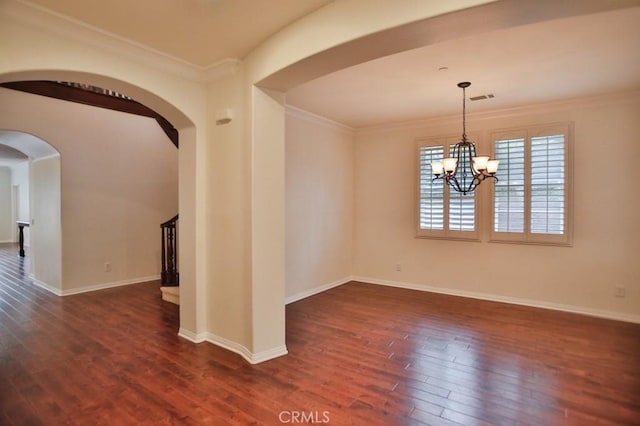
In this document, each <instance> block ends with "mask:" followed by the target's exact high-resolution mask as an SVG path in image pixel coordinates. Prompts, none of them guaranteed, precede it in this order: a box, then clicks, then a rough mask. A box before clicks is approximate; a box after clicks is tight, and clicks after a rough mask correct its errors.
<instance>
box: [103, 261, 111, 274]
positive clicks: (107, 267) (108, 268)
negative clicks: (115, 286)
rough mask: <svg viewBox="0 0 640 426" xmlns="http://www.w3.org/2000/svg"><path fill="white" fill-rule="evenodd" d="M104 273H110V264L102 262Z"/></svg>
mask: <svg viewBox="0 0 640 426" xmlns="http://www.w3.org/2000/svg"><path fill="white" fill-rule="evenodd" d="M104 271H105V272H111V262H104Z"/></svg>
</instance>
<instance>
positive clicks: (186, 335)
mask: <svg viewBox="0 0 640 426" xmlns="http://www.w3.org/2000/svg"><path fill="white" fill-rule="evenodd" d="M205 335H206V333H198V334H196V333H194V332H193V331H190V330H187V329H185V328H182V327H180V330H178V336H180V337H182V338H183V339H186V340H188V341H190V342H193V343H202V342H204V341H206V336H205Z"/></svg>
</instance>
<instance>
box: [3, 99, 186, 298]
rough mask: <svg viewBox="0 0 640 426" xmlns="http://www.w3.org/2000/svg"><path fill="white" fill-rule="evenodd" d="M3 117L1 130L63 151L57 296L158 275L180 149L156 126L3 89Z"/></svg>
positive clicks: (127, 116) (135, 118) (175, 203)
mask: <svg viewBox="0 0 640 426" xmlns="http://www.w3.org/2000/svg"><path fill="white" fill-rule="evenodd" d="M0 111H1V113H0V128H4V129H12V130H21V131H25V132H27V133H31V134H33V135H35V136H37V137H39V138H41V139H43V140H45V141H47V142H48V143H50V144H51V145H53V146H54V147H55V148H56V149H57V150H58V151H59V152H60V156H61V158H60V161H61V187H62V207H61V208H62V211H61V214H62V230H63V234H62V243H63V244H62V247H63V253H62V262H63V265H62V274H63V275H62V282H61V287H60V288H61V290H62V291H63V292H73V291H77V290H79V289H84V288H87V287H91V286H98V285H112V284H117V283H122V282H128V281H138V280H144V279H151V278H154V277H157V276H158V275H159V273H160V271H161V266H160V249H161V247H160V228H159V226H160V223H162V222H164V221H166V220H167V219H169V218H171V217H172V216H174V215H175V214H176V212H177V211H178V175H177V173H178V150H177V149H176V148H175V146H173V144H172V143H171V142H170V141H169V139H168V138H167V136H166V135H165V134H164V133H163V131H162V130H161V129H160V126H159V125H158V124H157V123H156V121H155V120H153V119H151V118H147V117H139V116H135V115H131V114H125V113H121V112H118V111H111V110H106V109H101V108H95V107H90V106H86V105H80V104H75V103H70V102H64V101H59V100H55V99H51V98H46V97H42V96H36V95H31V94H26V93H21V92H16V91H13V90H7V89H0ZM36 185H37V183H35V182H34V183H33V186H32V187H33V188H35V186H36ZM33 207H34V209H33V211H32V212H31V214H32V217H34V218H36V216H37V215H38V212H36V211H35V209H36V206H35V205H34V206H33ZM36 227H37V228H38V229H40V224H39V223H38V221H37V220H36V224H35V227H34V229H32V230H31V231H32V234H35V232H36ZM32 242H33V241H32ZM33 243H35V242H33ZM106 262H109V263H110V264H111V271H109V272H107V271H105V266H104V264H105V263H106ZM38 265H42V260H41V259H40V258H38ZM45 283H46V281H45Z"/></svg>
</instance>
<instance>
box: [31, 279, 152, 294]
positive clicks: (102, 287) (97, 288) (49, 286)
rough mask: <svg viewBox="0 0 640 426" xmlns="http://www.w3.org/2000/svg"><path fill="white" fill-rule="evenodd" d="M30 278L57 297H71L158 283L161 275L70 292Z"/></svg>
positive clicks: (76, 289) (90, 286)
mask: <svg viewBox="0 0 640 426" xmlns="http://www.w3.org/2000/svg"><path fill="white" fill-rule="evenodd" d="M29 278H30V279H31V280H32V281H33V283H34V284H35V285H37V286H38V287H40V288H43V289H45V290H48V291H50V292H51V293H53V294H55V295H56V296H71V295H73V294H80V293H88V292H90V291H97V290H104V289H107V288H113V287H121V286H125V285H131V284H139V283H146V282H148V281H156V280H159V279H160V275H151V276H148V277H139V278H132V279H130V280H122V281H113V282H110V283H103V284H95V285H88V286H85V287H78V288H71V289H69V290H60V289H59V288H57V287H54V286H52V285H49V284H47V283H45V282H43V281H40V280H38V279H37V278H35V276H34V275H33V274H29Z"/></svg>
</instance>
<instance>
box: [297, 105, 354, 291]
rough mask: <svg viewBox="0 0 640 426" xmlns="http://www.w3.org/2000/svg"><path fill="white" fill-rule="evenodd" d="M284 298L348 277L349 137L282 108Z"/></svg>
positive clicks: (341, 129)
mask: <svg viewBox="0 0 640 426" xmlns="http://www.w3.org/2000/svg"><path fill="white" fill-rule="evenodd" d="M285 144H286V208H287V211H286V296H287V301H293V300H298V299H300V298H302V297H305V296H308V295H311V294H314V293H316V292H318V291H321V290H323V289H325V288H327V287H330V286H332V285H335V284H338V283H343V282H346V281H348V280H349V277H350V276H351V272H352V254H353V250H352V242H353V167H354V133H353V131H352V130H351V129H349V128H346V127H344V126H341V125H339V124H337V123H333V122H330V121H328V120H325V119H321V118H318V117H315V116H313V115H311V114H309V113H306V112H303V111H300V110H296V109H292V108H291V107H289V108H288V109H287V115H286V136H285Z"/></svg>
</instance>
